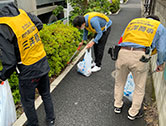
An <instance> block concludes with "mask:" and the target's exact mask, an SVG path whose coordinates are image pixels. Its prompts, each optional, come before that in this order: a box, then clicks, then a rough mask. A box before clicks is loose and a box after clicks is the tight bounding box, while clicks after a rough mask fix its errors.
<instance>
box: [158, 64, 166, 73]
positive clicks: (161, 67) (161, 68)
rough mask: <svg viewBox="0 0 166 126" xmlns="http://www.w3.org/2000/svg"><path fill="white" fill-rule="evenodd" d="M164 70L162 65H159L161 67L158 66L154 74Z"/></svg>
mask: <svg viewBox="0 0 166 126" xmlns="http://www.w3.org/2000/svg"><path fill="white" fill-rule="evenodd" d="M163 70H164V63H163V64H161V65H158V66H157V68H156V72H161V71H163Z"/></svg>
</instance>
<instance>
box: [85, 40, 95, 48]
mask: <svg viewBox="0 0 166 126" xmlns="http://www.w3.org/2000/svg"><path fill="white" fill-rule="evenodd" d="M94 44H95V42H93V41H92V42H90V43H88V44H87V46H86V48H87V49H89V48H91V47H92V46H93V45H94Z"/></svg>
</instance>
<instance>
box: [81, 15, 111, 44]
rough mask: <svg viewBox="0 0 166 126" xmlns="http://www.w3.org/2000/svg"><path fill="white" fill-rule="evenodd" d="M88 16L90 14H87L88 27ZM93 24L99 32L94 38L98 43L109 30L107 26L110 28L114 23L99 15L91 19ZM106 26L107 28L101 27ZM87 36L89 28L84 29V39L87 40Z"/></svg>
mask: <svg viewBox="0 0 166 126" xmlns="http://www.w3.org/2000/svg"><path fill="white" fill-rule="evenodd" d="M88 17H89V15H86V16H85V25H86V27H88ZM90 23H91V26H92V28H94V29H95V30H96V32H97V35H96V37H95V38H94V40H93V41H94V42H95V43H96V44H98V41H99V39H100V38H101V37H102V35H103V32H105V31H106V30H107V28H109V27H110V26H111V25H112V21H111V20H109V22H106V20H105V19H103V18H100V17H98V16H96V17H93V18H92V19H91V20H90ZM104 26H105V29H104V30H103V31H102V30H101V28H102V27H104ZM87 36H88V30H86V29H84V35H83V40H87Z"/></svg>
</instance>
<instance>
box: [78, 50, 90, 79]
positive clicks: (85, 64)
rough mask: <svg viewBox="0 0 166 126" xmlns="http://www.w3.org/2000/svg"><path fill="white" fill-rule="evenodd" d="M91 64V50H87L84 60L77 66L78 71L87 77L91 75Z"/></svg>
mask: <svg viewBox="0 0 166 126" xmlns="http://www.w3.org/2000/svg"><path fill="white" fill-rule="evenodd" d="M91 62H92V56H91V49H89V51H88V49H87V50H86V52H85V55H84V59H83V60H82V61H80V62H79V63H78V64H77V71H78V72H79V73H81V74H83V75H85V76H86V77H88V76H90V75H91Z"/></svg>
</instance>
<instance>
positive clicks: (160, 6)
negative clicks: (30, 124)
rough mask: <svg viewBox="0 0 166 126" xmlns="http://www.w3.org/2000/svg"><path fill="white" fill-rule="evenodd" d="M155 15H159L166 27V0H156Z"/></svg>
mask: <svg viewBox="0 0 166 126" xmlns="http://www.w3.org/2000/svg"><path fill="white" fill-rule="evenodd" d="M155 15H157V16H159V18H160V20H161V22H162V24H163V25H164V26H165V27H166V0H156V5H155Z"/></svg>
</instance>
